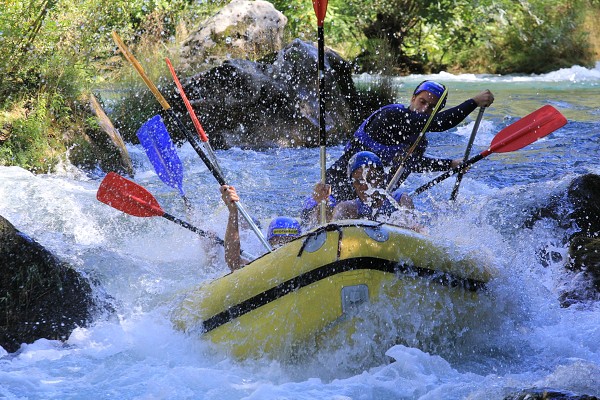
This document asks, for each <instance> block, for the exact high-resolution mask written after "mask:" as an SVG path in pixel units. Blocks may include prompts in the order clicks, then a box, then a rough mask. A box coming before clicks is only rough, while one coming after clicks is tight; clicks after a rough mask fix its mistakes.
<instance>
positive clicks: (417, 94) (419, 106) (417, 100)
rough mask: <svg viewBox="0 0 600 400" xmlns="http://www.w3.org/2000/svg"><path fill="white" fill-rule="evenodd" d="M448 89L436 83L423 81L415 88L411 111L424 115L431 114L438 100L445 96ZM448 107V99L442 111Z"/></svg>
mask: <svg viewBox="0 0 600 400" xmlns="http://www.w3.org/2000/svg"><path fill="white" fill-rule="evenodd" d="M444 90H446V87H445V86H444V85H442V84H441V83H437V82H434V81H423V82H421V83H419V85H418V86H417V87H416V88H415V91H414V92H413V95H412V98H411V99H410V107H409V108H410V110H411V111H416V112H419V113H423V114H431V113H432V112H433V109H434V108H435V106H436V104H437V102H438V100H439V99H440V98H441V97H442V94H444ZM445 105H446V99H445V98H444V100H443V101H442V104H441V105H440V108H439V109H440V110H441V109H442V108H444V106H445Z"/></svg>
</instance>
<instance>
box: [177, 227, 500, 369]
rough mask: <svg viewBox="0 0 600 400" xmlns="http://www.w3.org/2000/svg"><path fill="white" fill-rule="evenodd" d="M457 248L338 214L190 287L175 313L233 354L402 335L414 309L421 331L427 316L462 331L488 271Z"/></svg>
mask: <svg viewBox="0 0 600 400" xmlns="http://www.w3.org/2000/svg"><path fill="white" fill-rule="evenodd" d="M455 253H457V251H453V250H452V249H451V248H445V247H444V246H441V245H440V244H437V243H434V242H433V240H432V239H431V238H428V237H426V236H424V235H421V234H419V233H416V232H414V231H411V230H406V229H403V228H400V227H397V226H394V225H389V224H383V223H378V222H370V221H363V220H360V221H359V220H348V221H336V223H332V224H329V225H325V226H322V227H319V228H317V229H315V230H313V231H311V232H308V233H307V234H305V235H303V236H302V237H300V238H298V239H296V240H294V241H293V242H290V243H288V244H286V245H284V246H282V247H280V248H278V249H276V250H274V251H272V252H271V253H267V254H265V255H264V256H262V257H260V258H258V259H256V260H254V261H253V262H251V263H250V264H248V265H246V266H245V267H244V268H242V269H240V270H237V271H235V272H233V273H230V274H228V275H225V276H223V277H221V278H218V279H215V280H213V281H211V282H208V283H205V284H202V285H200V287H198V288H197V289H195V290H192V291H190V292H189V293H187V294H186V295H185V296H184V298H183V299H181V301H180V302H178V304H177V306H176V307H175V309H174V310H173V313H172V321H173V323H174V324H175V326H176V327H177V328H178V329H180V330H183V331H186V332H189V333H199V334H202V335H204V337H206V338H208V339H210V340H211V341H213V342H215V343H218V344H219V345H222V347H223V348H224V349H225V350H226V351H227V352H228V353H229V354H230V355H232V356H234V357H237V358H245V357H251V356H262V355H272V356H275V357H277V356H279V355H281V354H283V353H285V352H286V351H288V352H289V351H292V350H290V349H292V348H296V349H297V348H299V347H302V346H310V347H311V348H313V350H318V347H319V346H320V345H322V344H323V343H324V341H326V338H328V337H333V336H335V335H337V336H336V339H335V340H337V341H339V340H340V338H343V339H342V340H350V339H351V338H352V337H353V336H354V337H355V338H356V335H357V334H359V333H360V332H359V329H360V328H361V327H364V326H379V325H381V326H385V327H386V328H383V329H386V330H394V335H395V340H398V341H402V340H403V338H402V336H403V330H402V328H401V326H402V325H403V324H405V325H406V324H409V325H410V321H413V320H414V318H415V317H416V315H417V314H418V315H419V320H420V322H418V325H419V327H418V329H417V330H419V329H420V330H421V333H420V334H421V335H429V334H430V333H432V332H430V331H432V329H431V328H432V326H433V325H431V324H430V325H429V328H425V326H426V325H427V324H424V323H423V320H427V319H428V318H430V319H434V320H435V321H436V322H435V324H434V325H436V326H438V327H442V328H443V330H444V332H445V333H448V329H450V328H451V327H453V326H454V325H458V326H456V329H458V330H461V329H463V327H461V326H460V314H469V313H472V311H473V308H474V307H476V306H477V301H478V295H479V292H481V291H482V290H483V289H484V288H485V284H486V283H487V282H488V281H489V280H490V279H491V277H492V276H493V273H492V270H491V269H490V268H489V267H488V266H485V265H480V263H478V262H476V261H475V260H473V259H472V258H470V257H469V256H464V255H460V254H455ZM377 304H383V307H380V308H378V307H377ZM390 307H391V308H390ZM389 310H392V311H391V312H390V311H389ZM423 314H425V315H423ZM365 318H367V320H368V319H369V318H373V320H372V321H371V322H369V323H368V325H365V324H364V322H365ZM440 318H448V321H446V322H443V323H442V322H440ZM357 321H360V323H358V322H357ZM360 324H362V325H360ZM411 326H414V324H412V325H411ZM423 329H425V332H423ZM452 329H454V328H452ZM404 332H405V333H406V331H404ZM340 334H341V335H342V336H340ZM369 334H370V335H371V336H372V333H369ZM410 335H411V336H415V335H419V333H418V332H417V333H415V332H413V333H411V334H410ZM406 341H407V342H410V339H406ZM409 344H410V343H409ZM384 351H385V349H384Z"/></svg>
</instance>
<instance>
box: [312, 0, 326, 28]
mask: <svg viewBox="0 0 600 400" xmlns="http://www.w3.org/2000/svg"><path fill="white" fill-rule="evenodd" d="M313 8H314V9H315V14H316V16H317V26H323V22H325V14H327V0H313Z"/></svg>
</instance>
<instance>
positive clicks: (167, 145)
mask: <svg viewBox="0 0 600 400" xmlns="http://www.w3.org/2000/svg"><path fill="white" fill-rule="evenodd" d="M136 134H137V137H138V139H139V140H140V143H141V144H142V146H143V147H144V150H145V151H146V155H147V156H148V159H150V162H151V163H152V166H153V167H154V170H155V171H156V174H157V175H158V177H159V178H160V180H161V181H163V182H164V183H165V184H166V185H168V186H170V187H172V188H174V189H178V190H179V193H180V194H181V195H182V196H185V194H184V192H183V164H182V163H181V160H180V159H179V156H178V155H177V151H176V150H175V145H174V144H173V142H172V141H171V137H170V136H169V132H167V127H166V126H165V124H164V122H163V120H162V118H161V116H160V115H155V116H154V117H152V118H150V119H149V120H148V121H146V123H144V125H142V126H141V128H140V129H139V130H138V131H137V133H136Z"/></svg>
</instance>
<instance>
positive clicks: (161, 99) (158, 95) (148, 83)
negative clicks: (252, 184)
mask: <svg viewBox="0 0 600 400" xmlns="http://www.w3.org/2000/svg"><path fill="white" fill-rule="evenodd" d="M112 36H113V39H114V40H115V42H116V43H117V45H118V46H119V48H120V49H121V52H122V53H123V55H124V57H125V58H126V59H127V61H129V63H130V64H131V65H132V66H133V67H134V68H135V70H136V71H137V72H138V74H139V75H140V76H141V77H142V80H143V81H144V83H146V86H148V88H149V89H150V91H151V92H152V93H153V94H154V97H156V99H157V100H158V102H159V103H160V104H161V106H162V107H163V109H164V110H165V111H166V112H167V113H168V114H169V116H170V117H171V118H172V119H173V120H174V121H175V124H176V125H177V127H178V128H179V130H180V131H181V132H182V133H183V134H184V135H185V137H186V138H187V140H188V141H189V142H190V144H191V145H192V147H193V148H194V150H195V151H196V153H198V155H199V156H200V158H201V159H202V161H203V162H204V164H205V165H206V167H207V168H208V170H209V171H210V172H211V173H212V174H213V176H214V177H215V179H216V180H217V182H218V183H219V185H221V186H222V185H226V184H227V183H226V182H225V179H224V178H223V175H222V174H221V173H220V171H219V170H218V169H217V168H215V166H214V165H213V163H212V162H211V160H210V159H209V158H208V156H207V155H206V154H205V153H204V151H202V147H201V146H200V143H198V141H199V139H198V138H197V137H196V136H194V135H193V134H192V133H191V132H190V131H188V129H187V128H186V127H185V125H183V123H182V122H181V120H180V119H179V117H177V114H176V113H175V112H174V111H173V109H172V108H171V106H170V105H169V103H168V102H167V100H166V99H165V98H164V97H163V95H162V94H161V93H160V91H159V90H158V88H157V87H156V86H155V85H154V83H153V82H152V81H151V80H150V78H148V75H146V72H145V71H144V68H143V67H142V66H141V64H140V63H139V62H138V61H137V60H136V58H135V57H134V56H133V54H131V53H130V52H129V50H128V49H127V47H126V46H125V44H124V43H123V41H122V40H121V38H120V37H119V35H118V34H117V33H116V32H114V31H113V32H112ZM235 205H236V207H237V209H238V211H239V212H240V213H241V214H242V215H243V217H244V218H245V219H246V221H247V222H248V224H249V225H250V227H251V228H252V230H253V231H254V233H255V234H256V236H257V237H258V238H259V239H260V241H261V242H262V244H263V245H264V246H265V248H266V249H267V250H268V251H272V250H273V249H272V247H271V245H270V244H269V242H268V241H267V240H266V239H265V237H264V235H263V234H262V232H261V231H260V229H259V228H258V226H256V224H255V223H254V221H253V220H252V218H251V217H250V215H249V214H248V213H247V212H246V210H245V209H244V207H243V206H242V204H241V203H240V202H239V201H236V202H235Z"/></svg>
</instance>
